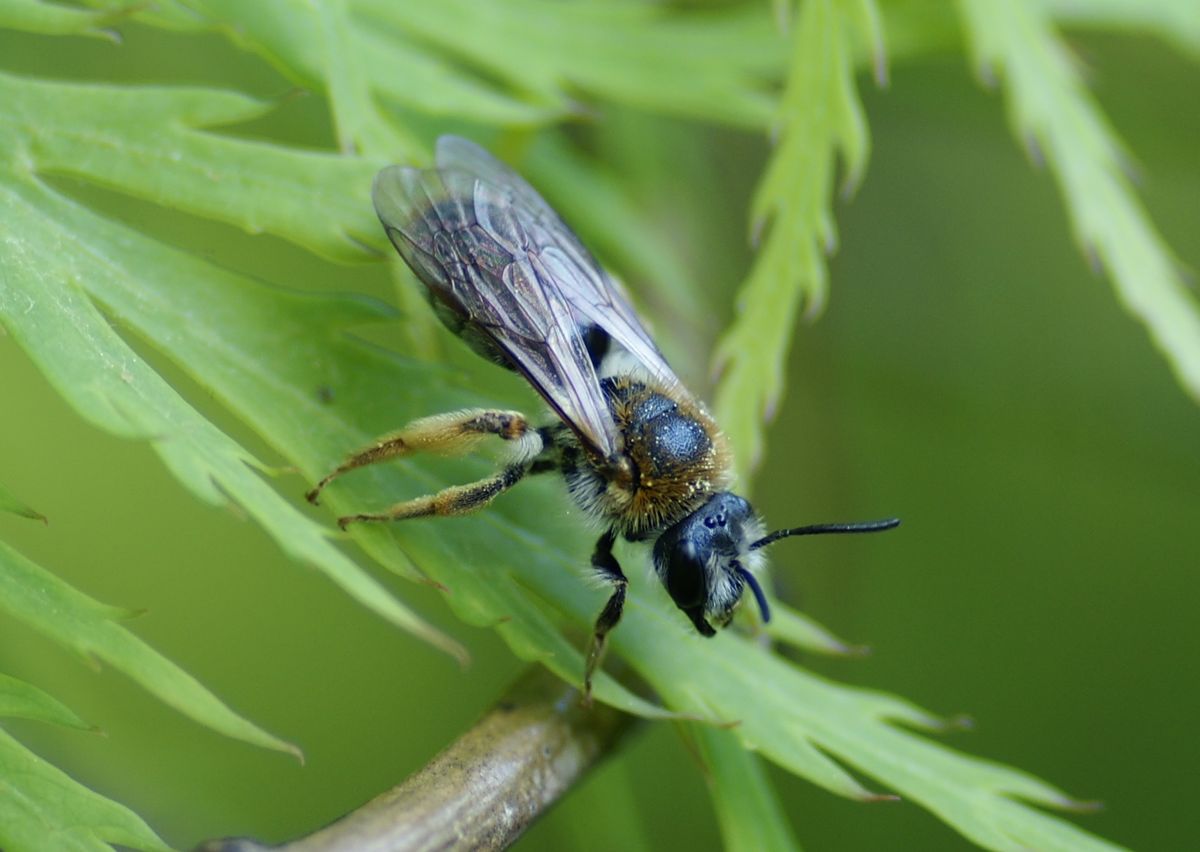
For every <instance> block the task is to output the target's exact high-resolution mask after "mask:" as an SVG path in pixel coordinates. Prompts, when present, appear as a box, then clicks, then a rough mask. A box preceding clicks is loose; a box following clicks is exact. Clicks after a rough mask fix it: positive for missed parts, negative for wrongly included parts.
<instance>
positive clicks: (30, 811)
mask: <svg viewBox="0 0 1200 852" xmlns="http://www.w3.org/2000/svg"><path fill="white" fill-rule="evenodd" d="M0 712H2V708H0ZM113 843H120V844H122V845H124V846H128V847H131V848H133V849H145V850H160V849H161V850H166V849H169V848H170V847H168V846H167V845H166V844H164V843H163V842H162V841H161V840H160V839H159V838H158V836H157V835H155V833H154V832H153V831H152V830H151V828H150V827H149V826H148V825H146V823H145V822H143V821H142V819H141V818H140V817H138V816H137V814H135V813H133V812H132V811H130V810H129V809H128V808H125V807H123V806H122V805H119V804H117V803H116V802H113V801H110V800H109V799H106V798H104V797H103V796H100V795H98V794H96V793H94V792H92V791H91V790H89V789H88V788H87V787H84V786H83V785H82V784H80V783H79V782H77V781H75V780H73V779H72V778H71V777H70V776H68V775H66V774H65V773H64V772H62V770H60V769H56V768H55V767H54V766H51V765H50V764H49V763H47V762H46V761H44V760H42V759H41V758H40V757H38V756H37V755H35V754H33V753H32V752H30V751H29V750H28V749H26V748H25V747H24V746H22V745H21V744H20V743H19V742H17V741H16V740H14V739H13V738H12V737H11V736H9V735H8V734H6V733H5V732H4V731H0V846H3V848H5V849H14V850H19V849H55V850H58V849H61V850H64V852H76V850H79V852H97V850H99V852H106V850H109V849H111V846H110V845H109V844H113Z"/></svg>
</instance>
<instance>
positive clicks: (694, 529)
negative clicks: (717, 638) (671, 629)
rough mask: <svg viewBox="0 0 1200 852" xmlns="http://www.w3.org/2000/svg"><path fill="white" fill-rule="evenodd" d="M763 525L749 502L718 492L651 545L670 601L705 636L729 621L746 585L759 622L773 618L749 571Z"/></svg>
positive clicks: (755, 565) (655, 564) (659, 576)
mask: <svg viewBox="0 0 1200 852" xmlns="http://www.w3.org/2000/svg"><path fill="white" fill-rule="evenodd" d="M762 533H763V527H762V522H761V521H759V520H758V518H757V517H756V516H755V514H754V510H753V509H751V508H750V504H749V503H748V502H747V501H746V500H745V499H743V498H741V497H739V496H737V495H736V494H731V493H730V492H728V491H721V492H718V493H717V494H714V495H713V496H712V497H710V498H709V500H708V502H707V503H705V504H704V505H703V506H701V507H700V508H699V509H697V510H696V511H695V512H693V513H692V514H690V515H688V516H687V517H686V518H684V519H683V520H682V521H679V523H677V524H675V525H674V526H672V527H668V528H667V530H666V531H665V532H664V533H663V534H662V535H661V536H659V538H658V541H657V542H655V544H654V569H655V571H656V572H657V573H658V578H659V579H660V580H662V583H663V585H664V586H666V587H667V592H668V593H669V594H670V595H671V599H672V600H674V601H675V605H676V606H678V607H679V608H680V609H681V610H683V611H684V613H686V614H687V617H688V618H690V619H691V620H692V624H694V625H696V629H697V630H699V631H700V632H701V633H702V634H703V635H705V636H712V635H713V634H714V633H715V632H716V631H715V630H713V628H712V625H710V624H709V619H711V620H712V621H713V622H714V623H715V624H716V625H717V626H718V627H724V626H725V625H726V624H728V623H729V620H730V619H731V618H732V617H733V610H734V607H736V606H737V604H738V601H740V600H741V599H742V592H743V591H744V590H745V587H746V586H747V585H749V586H750V589H751V591H753V592H754V597H755V599H756V600H757V601H758V606H759V609H760V610H762V616H763V621H767V620H769V619H770V617H771V613H770V610H769V609H768V608H767V599H766V597H765V596H764V595H763V591H762V588H761V587H760V586H759V585H758V581H757V580H755V579H754V574H753V573H751V572H752V570H753V569H754V568H756V567H757V566H758V562H759V560H760V557H759V554H757V553H754V552H753V548H752V547H751V545H752V544H753V543H754V542H755V541H757V540H758V539H760V538H761V537H762Z"/></svg>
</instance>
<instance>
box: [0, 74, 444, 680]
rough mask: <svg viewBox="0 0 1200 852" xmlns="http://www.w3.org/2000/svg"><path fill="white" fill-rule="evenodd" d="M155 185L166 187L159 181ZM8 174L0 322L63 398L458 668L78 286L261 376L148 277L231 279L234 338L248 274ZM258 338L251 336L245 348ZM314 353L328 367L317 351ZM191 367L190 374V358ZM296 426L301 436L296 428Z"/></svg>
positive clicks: (351, 309) (361, 313) (218, 309)
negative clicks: (149, 448) (15, 229)
mask: <svg viewBox="0 0 1200 852" xmlns="http://www.w3.org/2000/svg"><path fill="white" fill-rule="evenodd" d="M3 82H7V83H8V85H10V86H12V87H13V89H15V90H18V91H20V89H21V85H20V84H19V83H16V82H15V81H13V80H11V78H10V79H9V80H8V81H0V86H2V84H3ZM51 88H52V87H51ZM23 94H25V95H28V93H27V92H26V93H23ZM55 95H58V96H60V97H61V96H64V93H63V92H61V91H57V92H53V93H48V95H47V97H48V101H50V102H53V99H54V96H55ZM151 99H152V98H151ZM219 99H220V98H219V97H218V100H219ZM118 100H119V98H118ZM183 100H184V101H187V102H189V103H191V104H197V105H201V107H204V106H207V103H205V102H204V97H203V94H202V93H200V92H196V91H192V92H190V94H185V95H184V96H183ZM135 126H136V125H135ZM133 133H136V131H133ZM85 135H86V134H85ZM130 135H133V134H130ZM13 142H14V147H17V148H26V146H28V145H29V143H30V140H27V139H24V138H21V137H20V135H19V134H18V135H17V138H16V139H14V140H13ZM28 155H29V156H31V157H34V158H35V161H36V157H37V151H36V150H29V151H28ZM330 166H331V167H330V169H329V172H328V173H327V174H326V177H328V176H329V174H341V173H342V172H343V169H342V167H341V165H340V164H338V163H337V162H336V161H332V160H331V161H330ZM124 168H125V167H124V166H115V167H114V171H115V172H117V173H118V174H119V175H121V176H122V177H124V176H125V171H124ZM183 171H184V173H185V174H184V175H183V176H181V178H180V179H181V182H183V183H187V181H188V180H189V179H190V178H189V176H188V175H187V174H186V173H187V172H188V171H189V169H188V168H187V167H185V168H184V169H183ZM158 175H159V177H160V178H161V177H162V173H161V172H160V173H158ZM297 177H299V176H297ZM8 178H9V182H8V184H7V185H5V186H0V216H4V217H12V218H10V219H9V221H21V222H23V223H25V225H24V228H23V231H22V234H21V237H20V238H19V239H18V240H16V241H15V244H14V245H13V246H12V247H11V249H10V253H9V257H8V268H7V270H6V278H5V279H4V281H3V285H4V286H3V289H0V321H3V322H4V323H5V325H6V327H8V328H9V330H10V332H11V333H12V335H13V337H14V338H15V339H16V340H17V341H18V343H20V344H21V345H22V346H23V347H24V348H25V349H26V351H27V352H28V353H29V354H30V356H31V357H32V358H34V360H35V361H37V362H38V364H39V366H40V367H41V369H42V370H43V372H45V373H46V375H47V378H48V379H49V380H50V381H51V382H52V383H53V384H54V385H55V386H56V387H57V388H58V389H59V391H60V392H61V393H62V394H63V395H64V396H65V397H66V398H67V399H68V401H69V402H71V404H72V405H74V406H75V408H76V409H77V410H78V411H79V412H80V413H81V414H82V415H83V416H85V417H87V418H88V419H89V420H91V421H92V422H93V423H95V424H96V425H98V426H101V427H102V428H105V429H108V430H110V431H112V432H114V433H116V434H120V435H126V436H129V437H139V438H147V439H151V440H152V442H153V443H154V446H155V449H156V450H157V451H158V452H159V454H160V455H161V456H162V457H163V460H164V461H165V462H166V464H167V466H168V467H169V468H171V469H172V471H173V472H174V473H175V474H176V475H177V476H178V477H179V478H180V480H181V481H182V482H183V483H184V484H185V485H187V486H188V487H189V488H190V489H191V490H192V492H193V493H195V494H196V495H197V496H199V497H201V498H202V499H205V500H207V501H208V502H211V503H214V504H222V503H224V502H225V501H226V500H227V499H232V500H233V501H234V502H236V503H237V504H238V505H240V506H242V507H243V508H244V509H246V511H247V512H248V513H249V514H250V515H251V516H252V517H254V518H255V519H256V520H258V521H259V522H260V523H261V524H262V525H263V526H264V528H266V529H267V530H268V532H270V533H271V534H272V536H273V537H275V539H276V540H277V541H278V542H279V543H280V545H281V546H282V547H283V549H284V550H285V551H286V552H287V553H289V554H291V555H292V556H294V557H296V558H298V559H300V560H302V561H305V562H307V563H309V564H312V565H315V566H317V567H318V568H320V569H321V570H322V571H323V572H325V573H326V574H327V575H328V576H329V577H330V579H332V580H333V581H334V582H336V583H337V584H338V585H340V586H341V587H342V588H343V589H344V590H345V591H346V592H348V593H349V594H350V595H352V596H353V597H355V598H356V599H357V600H359V601H360V602H362V603H364V604H365V605H367V606H368V607H370V608H372V609H374V610H375V611H376V612H378V613H379V614H380V615H382V616H383V617H385V618H387V619H388V620H390V621H391V622H393V623H394V624H396V625H397V626H400V627H402V628H404V629H406V630H410V631H412V632H413V633H414V634H416V635H418V636H421V637H422V638H424V639H426V640H427V641H429V642H431V643H433V644H435V645H436V646H438V647H440V648H442V649H443V650H445V651H447V652H448V653H451V654H454V655H455V656H456V657H458V658H460V659H463V658H464V657H465V651H463V649H462V648H461V646H460V645H459V644H458V643H457V642H454V641H453V640H451V639H449V638H448V637H446V636H444V635H443V634H442V633H440V632H439V631H437V630H435V629H433V628H432V627H431V626H429V625H428V624H426V623H425V622H424V621H423V620H421V619H420V618H418V617H417V616H416V615H414V614H413V613H412V611H411V610H409V609H408V608H407V607H404V606H402V605H401V604H400V603H399V602H398V601H396V600H395V598H393V597H392V596H391V595H390V594H388V593H387V591H386V590H385V589H384V588H383V587H382V586H381V585H380V584H379V583H378V582H377V581H375V580H374V579H372V578H371V577H370V576H369V575H367V574H366V573H364V572H363V571H362V570H361V569H359V568H358V567H357V566H356V565H355V564H354V563H353V562H352V561H351V560H349V559H348V558H346V556H345V555H343V554H342V553H341V552H340V551H339V550H338V549H337V548H336V547H334V546H332V544H331V543H330V542H329V540H328V534H327V531H326V530H324V529H322V528H321V527H320V526H318V525H317V524H315V523H314V522H312V521H310V520H308V519H307V518H305V517H304V516H303V515H302V514H301V513H300V512H298V511H297V510H296V508H295V507H294V506H292V505H291V504H289V503H288V502H287V501H285V500H283V499H281V498H280V497H279V495H278V494H276V493H275V491H273V490H272V489H271V488H270V487H269V486H268V485H267V484H266V483H265V482H263V480H262V479H261V478H260V477H259V476H258V475H257V474H256V473H255V472H254V471H253V470H252V469H251V466H253V467H259V468H261V467H262V465H261V464H260V463H259V462H258V461H257V460H255V459H254V458H253V457H252V456H251V455H250V454H249V453H247V452H246V451H245V450H244V449H243V448H241V447H239V446H238V445H237V444H236V443H235V442H234V441H232V440H231V439H229V438H228V437H227V436H226V435H224V434H222V433H221V432H219V431H218V430H217V429H215V428H214V427H213V426H212V425H211V424H210V423H209V422H208V421H206V420H204V419H203V418H202V417H200V416H199V415H198V414H197V413H196V411H195V410H194V409H192V408H191V407H190V406H189V405H187V403H185V402H184V401H183V400H182V398H180V397H179V395H178V394H177V393H176V392H175V391H173V390H171V388H170V387H169V386H168V385H167V384H166V383H165V382H164V381H163V379H162V378H161V377H159V376H158V375H157V374H156V373H155V372H153V370H151V369H150V368H149V366H148V365H147V364H146V363H145V362H144V361H143V360H142V359H141V358H139V357H138V356H137V355H136V354H135V353H134V352H133V350H132V349H130V348H129V346H128V345H127V344H126V343H125V342H124V341H122V340H121V339H120V337H119V336H118V335H117V334H116V333H115V332H114V331H113V329H112V327H111V326H110V325H109V324H108V323H107V322H106V321H105V320H104V318H103V317H102V316H101V315H100V313H99V312H98V311H97V309H96V307H95V306H94V305H93V304H92V303H91V302H90V301H89V299H88V298H87V296H86V295H85V294H84V292H83V291H82V290H80V289H79V288H80V286H81V285H82V286H83V287H86V288H88V289H90V290H92V291H93V292H94V293H95V294H96V295H97V297H98V298H100V299H101V301H108V302H110V306H111V303H114V302H115V301H116V300H118V299H125V300H127V301H128V302H129V305H128V308H127V309H128V310H131V311H132V310H137V311H140V312H141V314H142V319H143V320H144V321H146V322H151V323H154V324H155V326H154V328H153V329H149V330H147V333H154V332H157V333H158V334H159V335H163V336H166V337H171V336H172V335H175V334H177V333H179V331H180V330H181V329H182V330H186V331H187V332H188V334H190V335H191V338H190V339H191V340H192V342H193V348H192V349H191V350H189V351H188V352H187V353H179V352H176V354H177V355H179V354H185V355H186V358H187V359H190V361H191V362H193V363H194V362H202V363H204V364H206V365H209V366H211V367H212V368H213V369H215V370H218V371H221V372H223V373H225V374H226V376H227V377H228V376H230V374H232V375H233V376H241V375H248V374H251V373H253V372H254V370H253V369H252V365H254V363H255V360H256V359H255V352H254V351H253V349H251V350H249V351H244V350H238V349H230V348H228V347H226V348H225V349H224V350H223V351H214V350H216V341H215V340H214V339H212V338H211V337H210V336H209V335H210V333H211V329H210V328H202V327H200V326H198V325H197V323H196V322H195V317H194V316H193V315H191V314H188V313H187V312H186V311H183V310H181V306H180V305H179V304H177V303H176V304H171V303H163V302H155V301H154V300H153V298H152V296H153V295H154V293H155V291H154V287H153V285H151V284H149V283H147V281H146V280H145V279H146V276H147V275H148V270H172V275H171V276H165V277H173V278H174V281H175V283H176V286H179V285H183V286H194V287H196V288H197V289H203V288H204V286H205V283H206V282H208V281H221V282H223V283H224V285H225V287H226V288H228V289H229V291H230V292H229V295H228V298H226V299H225V300H224V301H223V302H222V303H221V304H214V305H212V309H213V310H214V315H213V316H211V317H210V318H209V322H210V323H213V324H224V325H225V326H226V327H227V330H228V331H231V332H237V331H238V330H239V329H240V330H243V331H248V330H247V329H246V328H245V322H244V318H242V317H241V316H240V314H239V309H240V308H241V307H242V306H243V304H244V303H245V302H246V301H248V297H245V296H243V295H242V293H243V292H244V291H245V289H252V288H242V287H241V286H240V283H241V281H242V280H243V279H242V278H240V277H239V276H232V275H228V274H223V273H222V272H221V271H220V270H219V269H217V268H216V267H214V266H212V265H211V264H208V263H204V262H201V261H198V260H196V259H195V258H191V257H189V256H187V255H185V254H183V253H182V252H178V251H174V250H171V249H167V248H166V247H165V246H162V245H160V244H157V243H155V242H154V241H153V240H149V239H147V238H144V237H138V236H137V235H135V234H132V233H130V232H129V231H128V229H125V228H122V227H120V226H117V225H115V224H113V223H111V222H106V221H104V220H102V219H100V218H99V217H97V216H95V215H93V214H91V213H89V212H88V211H87V210H86V209H85V208H83V207H81V206H79V205H78V204H75V203H73V202H71V201H68V200H67V199H66V198H64V197H62V196H60V195H58V194H56V193H54V192H53V191H51V190H50V189H49V188H48V187H46V186H45V185H44V184H42V183H41V182H39V181H37V180H36V179H35V178H33V177H32V175H30V174H28V173H25V174H22V173H21V172H20V171H13V172H11V173H10V175H9V176H8ZM112 180H116V178H112ZM138 185H139V186H140V185H141V184H140V183H139V184H138ZM243 191H245V192H248V193H249V194H251V195H256V194H257V191H256V190H254V189H253V188H252V187H244V189H243ZM175 276H178V277H175ZM280 310H281V311H290V312H291V313H292V314H295V315H297V316H300V317H302V316H303V314H304V313H305V311H306V310H307V311H311V310H313V307H312V306H310V305H308V304H306V303H305V302H304V301H303V300H300V299H298V298H293V299H292V300H290V302H289V303H288V304H287V305H285V306H281V307H280ZM331 316H333V317H336V318H337V319H339V320H340V321H342V322H353V321H365V320H367V319H375V318H378V317H379V316H380V310H379V308H378V307H372V306H368V305H366V304H365V303H361V302H351V301H346V302H345V303H343V304H341V305H338V306H335V307H334V309H333V311H332V313H331ZM261 321H262V320H261V319H260V322H261ZM310 332H311V330H300V331H298V332H297V335H298V336H297V337H296V338H295V339H294V340H288V341H285V342H286V343H288V344H293V343H294V341H295V340H306V341H307V345H308V346H314V345H315V343H316V342H317V341H319V340H320V338H319V337H313V336H312V335H311V333H310ZM197 333H199V337H198V338H197V337H196V335H197ZM277 333H278V331H277V329H276V328H275V327H274V326H273V324H272V323H271V322H270V321H269V320H268V321H265V322H262V324H261V325H258V326H256V327H255V329H254V334H257V335H267V336H271V335H276V334H277ZM306 335H307V336H306ZM332 335H333V333H332V332H330V336H332ZM253 342H254V341H253V339H252V338H249V337H248V338H245V339H242V341H241V344H240V345H241V346H245V345H247V344H251V345H252V344H253ZM292 354H293V355H296V354H298V350H297V349H295V348H294V349H293V350H292ZM313 357H314V360H316V361H319V360H320V356H319V355H315V354H314V356H313ZM183 366H184V367H185V368H187V367H189V366H191V364H189V363H188V362H185V363H184V364H183ZM239 390H242V391H243V392H244V388H234V389H231V390H230V393H233V394H235V396H236V395H238V391H239ZM297 392H299V393H301V394H303V393H304V391H301V390H300V389H299V388H298V387H297V388H290V389H287V390H285V391H284V393H283V396H285V397H286V398H287V402H286V403H283V404H281V405H280V407H279V408H278V409H276V411H275V412H274V413H273V419H274V420H276V421H281V420H282V421H290V418H289V415H288V411H289V407H295V399H294V398H293V394H295V393H297ZM309 397H310V402H311V404H312V405H313V406H314V407H317V408H319V405H318V403H317V395H316V394H315V393H312V394H309ZM281 428H283V427H282V426H281ZM290 428H292V429H293V430H294V428H295V424H294V422H292V425H291V427H290Z"/></svg>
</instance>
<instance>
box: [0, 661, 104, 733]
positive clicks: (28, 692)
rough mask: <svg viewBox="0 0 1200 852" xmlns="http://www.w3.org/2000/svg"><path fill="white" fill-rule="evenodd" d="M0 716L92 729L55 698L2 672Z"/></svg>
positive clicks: (85, 729)
mask: <svg viewBox="0 0 1200 852" xmlns="http://www.w3.org/2000/svg"><path fill="white" fill-rule="evenodd" d="M0 716H8V717H10V718H20V719H37V720H39V721H42V722H53V723H54V724H56V725H65V726H66V727H68V728H79V729H80V730H84V731H87V730H90V729H91V726H90V725H88V723H87V722H85V721H83V720H82V719H80V718H79V717H78V716H76V715H75V713H74V711H72V710H71V709H70V708H69V707H67V706H66V705H65V704H63V703H62V702H61V701H59V700H58V699H57V698H54V697H53V696H51V695H47V694H46V693H45V692H42V690H40V689H38V688H37V687H36V686H32V685H30V684H28V683H25V682H24V681H22V680H17V679H16V678H15V677H10V676H9V675H6V674H3V673H0Z"/></svg>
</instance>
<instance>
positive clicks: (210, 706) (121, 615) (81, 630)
mask: <svg viewBox="0 0 1200 852" xmlns="http://www.w3.org/2000/svg"><path fill="white" fill-rule="evenodd" d="M0 610H2V611H4V612H7V613H8V614H9V615H10V616H12V617H13V618H16V619H19V620H20V621H24V622H25V623H26V624H28V625H29V626H31V627H33V628H34V629H35V630H37V631H39V632H40V633H43V634H45V635H46V636H48V637H50V638H51V639H53V640H54V641H55V642H58V643H59V644H61V645H64V646H66V647H67V648H70V649H71V650H73V651H75V652H77V653H79V654H81V655H83V656H84V657H88V658H95V659H99V660H103V661H104V662H106V663H108V664H109V665H111V666H113V667H114V668H116V669H118V670H119V671H121V672H123V673H124V674H126V675H128V676H129V677H131V678H133V679H134V680H135V681H137V682H138V683H140V684H141V685H142V686H144V687H145V688H146V689H147V690H148V691H149V692H151V693H152V694H153V695H155V696H156V697H157V698H159V699H160V700H162V701H163V702H164V703H166V704H169V705H170V706H171V707H174V708H175V709H176V710H178V711H179V712H180V713H183V714H184V715H185V716H188V717H190V718H192V719H194V720H196V721H197V722H199V723H200V724H202V725H207V726H208V727H210V728H212V729H213V730H214V731H218V732H219V733H222V734H224V735H225V736H228V737H233V738H235V739H239V740H244V741H246V742H248V743H253V744H254V745H258V746H263V747H264V748H273V749H278V750H279V751H288V752H292V753H293V754H296V755H297V756H299V754H300V752H299V750H298V749H297V748H296V747H295V746H293V745H291V744H289V743H286V742H284V741H283V740H281V739H278V738H277V737H273V736H271V735H270V734H268V733H267V732H266V731H264V730H262V729H261V728H259V727H257V726H256V725H253V724H251V723H250V722H248V721H247V720H245V719H243V718H242V717H241V716H239V715H237V714H236V713H234V712H233V711H232V710H230V709H229V707H227V706H226V705H225V704H224V703H223V702H222V701H221V700H220V699H219V698H217V697H216V696H215V695H213V694H212V693H211V692H209V691H208V690H207V689H205V688H204V687H203V686H202V685H201V684H200V682H199V681H197V680H196V679H195V678H193V677H192V676H191V675H189V674H188V673H187V672H185V671H184V670H183V669H181V668H179V667H178V666H177V665H175V664H174V663H172V662H171V661H170V660H168V659H167V658H166V657H164V656H162V654H160V653H158V652H157V651H155V650H154V649H153V648H151V647H150V646H149V645H147V644H146V643H145V642H143V641H142V640H141V639H138V638H137V636H135V635H134V634H133V633H131V632H129V631H128V630H127V629H125V628H124V627H122V626H121V625H120V624H119V623H118V622H119V621H120V620H121V619H125V618H128V617H129V616H130V614H131V613H130V612H129V611H127V610H123V609H118V608H117V607H112V606H106V605H105V604H102V603H99V602H98V601H95V600H93V599H92V598H89V597H88V596H87V595H85V594H83V593H82V592H80V591H78V590H77V589H74V588H72V587H71V586H69V585H67V584H66V583H64V582H63V581H62V580H59V579H58V578H57V577H55V576H54V575H53V574H51V573H49V572H48V571H45V570H44V569H42V568H40V567H39V566H37V565H35V564H34V563H32V562H30V561H29V560H28V559H26V558H25V557H23V556H21V555H20V554H19V553H17V552H16V551H14V550H13V549H12V548H10V547H9V546H8V545H6V544H4V543H2V542H0Z"/></svg>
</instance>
